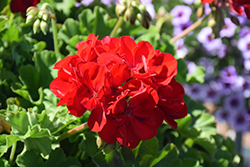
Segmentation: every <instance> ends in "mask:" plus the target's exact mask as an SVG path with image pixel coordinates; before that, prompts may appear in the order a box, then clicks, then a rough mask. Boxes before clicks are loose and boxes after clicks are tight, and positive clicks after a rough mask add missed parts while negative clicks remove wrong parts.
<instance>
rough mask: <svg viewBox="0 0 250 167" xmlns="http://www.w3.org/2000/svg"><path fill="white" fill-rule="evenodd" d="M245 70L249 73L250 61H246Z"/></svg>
mask: <svg viewBox="0 0 250 167" xmlns="http://www.w3.org/2000/svg"><path fill="white" fill-rule="evenodd" d="M244 68H245V70H246V71H247V72H249V71H250V59H247V60H244Z"/></svg>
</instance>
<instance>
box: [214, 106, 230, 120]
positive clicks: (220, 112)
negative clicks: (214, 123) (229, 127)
mask: <svg viewBox="0 0 250 167" xmlns="http://www.w3.org/2000/svg"><path fill="white" fill-rule="evenodd" d="M214 115H215V117H216V118H217V120H218V121H220V122H228V121H229V120H230V119H231V113H230V112H229V111H228V110H225V109H223V108H219V109H217V110H216V111H215V114H214Z"/></svg>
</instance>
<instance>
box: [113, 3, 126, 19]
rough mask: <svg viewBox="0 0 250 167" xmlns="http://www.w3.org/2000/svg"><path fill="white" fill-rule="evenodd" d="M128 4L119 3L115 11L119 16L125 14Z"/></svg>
mask: <svg viewBox="0 0 250 167" xmlns="http://www.w3.org/2000/svg"><path fill="white" fill-rule="evenodd" d="M126 8H127V7H126V6H125V5H122V4H119V3H118V4H117V5H116V7H115V12H116V14H117V15H118V16H123V15H124V13H125V11H126Z"/></svg>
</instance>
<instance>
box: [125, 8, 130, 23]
mask: <svg viewBox="0 0 250 167" xmlns="http://www.w3.org/2000/svg"><path fill="white" fill-rule="evenodd" d="M129 16H130V10H129V8H127V10H126V11H125V13H124V19H125V21H129Z"/></svg>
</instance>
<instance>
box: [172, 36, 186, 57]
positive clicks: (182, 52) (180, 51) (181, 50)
mask: <svg viewBox="0 0 250 167" xmlns="http://www.w3.org/2000/svg"><path fill="white" fill-rule="evenodd" d="M175 45H176V46H177V49H176V55H177V59H182V58H184V57H185V56H186V55H187V54H188V49H187V48H186V47H185V45H184V39H183V38H181V39H179V40H177V41H176V42H175Z"/></svg>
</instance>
